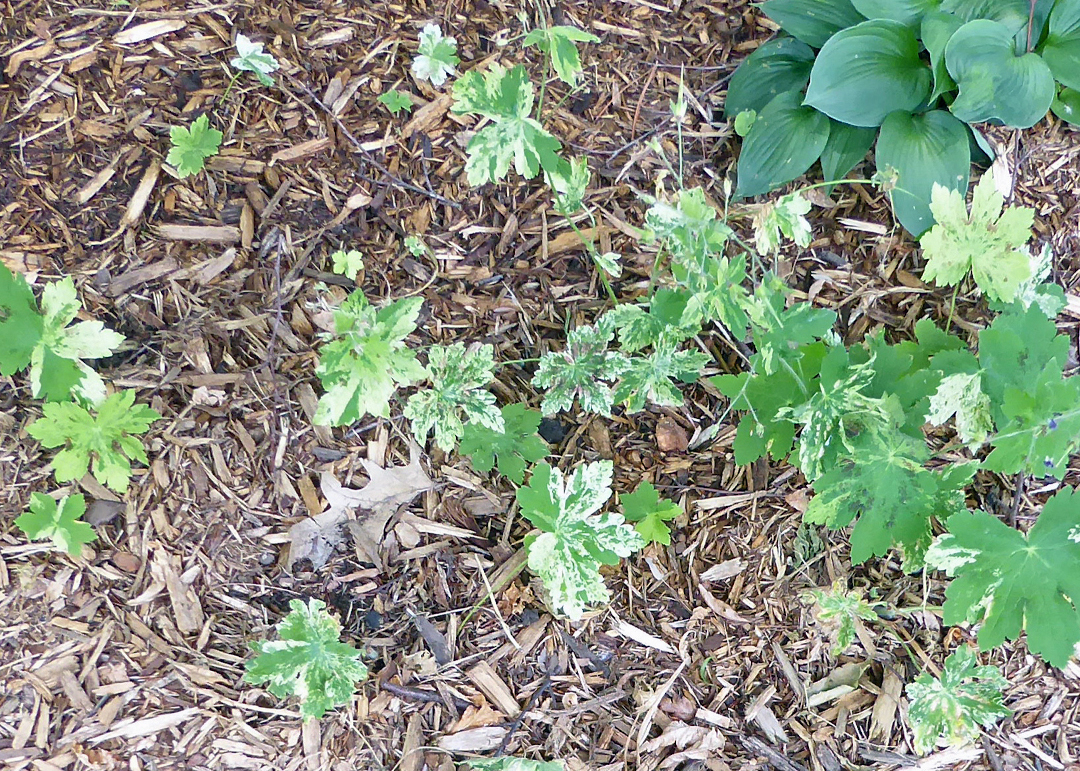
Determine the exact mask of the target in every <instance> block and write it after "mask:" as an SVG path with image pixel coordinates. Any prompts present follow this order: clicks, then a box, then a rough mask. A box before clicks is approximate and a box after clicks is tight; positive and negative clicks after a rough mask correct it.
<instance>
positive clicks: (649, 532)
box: [619, 482, 683, 546]
mask: <svg viewBox="0 0 1080 771" xmlns="http://www.w3.org/2000/svg"><path fill="white" fill-rule="evenodd" d="M619 503H621V504H622V510H623V517H625V518H626V521H627V522H633V523H634V529H635V530H637V531H638V533H639V534H640V535H641V537H642V538H644V539H645V543H647V544H649V543H659V544H662V545H664V546H669V545H670V544H671V528H670V527H668V525H667V523H668V522H670V521H671V520H673V519H675V517H677V516H679V515H680V514H682V513H683V510H682V506H680V505H679V504H677V503H675V502H674V501H669V500H667V499H666V498H665V499H663V500H661V499H660V493H658V492H657V491H656V488H655V487H653V485H652V483H650V482H642V483H641V484H639V485H638V486H637V489H636V490H634V492H632V493H624V494H623V495H620V496H619Z"/></svg>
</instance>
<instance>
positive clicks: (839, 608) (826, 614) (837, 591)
mask: <svg viewBox="0 0 1080 771" xmlns="http://www.w3.org/2000/svg"><path fill="white" fill-rule="evenodd" d="M802 599H803V601H804V602H810V603H812V604H813V605H814V608H815V614H814V615H815V616H816V617H817V620H818V622H820V623H821V625H822V627H823V628H824V629H825V631H826V633H827V634H828V636H829V638H830V639H831V640H832V643H833V644H832V649H831V652H832V655H833V656H840V655H841V654H843V652H844V651H846V650H847V649H848V648H849V647H850V646H851V643H853V642H854V641H855V627H856V623H857V622H858V621H860V620H861V621H873V620H874V619H876V618H877V614H876V613H874V609H873V608H871V607H870V605H869V603H867V602H866V600H864V599H863V598H862V592H858V591H855V592H849V591H847V590H846V589H845V588H844V586H843V582H842V581H840V582H837V584H834V585H833V587H832V588H831V589H829V590H827V591H822V590H821V589H811V590H810V591H808V592H806V593H805V594H804V595H803V598H802Z"/></svg>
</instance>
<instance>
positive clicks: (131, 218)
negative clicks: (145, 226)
mask: <svg viewBox="0 0 1080 771" xmlns="http://www.w3.org/2000/svg"><path fill="white" fill-rule="evenodd" d="M160 175H161V161H157V160H155V161H152V162H151V163H150V165H149V166H147V167H146V171H144V172H143V176H142V179H140V180H139V186H138V187H136V188H135V192H134V193H133V194H132V195H131V200H130V201H128V207H127V211H125V212H124V216H123V218H121V220H120V227H121V228H126V227H130V226H131V225H134V224H135V223H136V222H138V221H139V218H140V217H141V216H142V213H143V209H145V208H146V202H147V201H149V200H150V193H151V192H153V190H154V185H156V184H157V180H158V177H159V176H160Z"/></svg>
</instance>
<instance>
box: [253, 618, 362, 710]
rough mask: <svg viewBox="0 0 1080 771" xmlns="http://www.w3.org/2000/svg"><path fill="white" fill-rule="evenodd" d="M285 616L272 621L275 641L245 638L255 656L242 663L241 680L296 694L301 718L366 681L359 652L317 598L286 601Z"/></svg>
mask: <svg viewBox="0 0 1080 771" xmlns="http://www.w3.org/2000/svg"><path fill="white" fill-rule="evenodd" d="M289 608H290V609H291V610H290V612H289V615H287V616H285V618H284V619H283V620H282V621H281V623H280V624H278V627H277V628H278V637H279V638H281V639H279V640H265V641H263V640H257V641H255V642H253V643H251V649H252V650H253V651H255V653H256V656H255V658H253V659H251V660H250V661H248V662H247V664H246V665H245V668H246V669H247V671H246V672H245V673H244V682H247V683H251V684H252V685H260V684H262V683H269V689H270V693H272V694H274V695H275V696H277V697H278V698H279V699H284V698H287V697H289V696H296V697H297V698H298V699H300V716H301V717H302V718H303V719H304V721H305V722H307V721H308V720H312V719H318V718H320V717H322V716H323V715H325V714H326V712H327V710H331V709H333V708H334V707H340V706H342V705H343V704H348V703H349V700H350V699H351V698H352V695H353V693H354V692H355V691H356V683H358V682H363V681H364V680H367V677H368V669H367V667H366V666H365V665H364V662H362V661H361V660H360V657H361V655H362V654H361V652H360V651H358V650H357V649H356V648H354V647H352V646H351V645H348V644H346V643H343V642H341V641H340V637H341V624H339V623H338V621H337V619H336V618H334V617H333V616H331V615H330V614H329V613H327V612H326V603H324V602H321V601H320V600H308V602H307V603H304V602H303V601H302V600H290V601H289Z"/></svg>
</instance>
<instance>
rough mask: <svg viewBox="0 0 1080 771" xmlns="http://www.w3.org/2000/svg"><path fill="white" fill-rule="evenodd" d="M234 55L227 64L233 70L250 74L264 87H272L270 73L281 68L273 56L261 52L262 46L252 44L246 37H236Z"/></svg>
mask: <svg viewBox="0 0 1080 771" xmlns="http://www.w3.org/2000/svg"><path fill="white" fill-rule="evenodd" d="M236 53H237V56H236V57H234V58H233V59H232V60H231V61H230V62H229V64H231V65H232V66H233V69H235V70H238V71H240V72H251V73H254V74H255V77H257V78H258V79H259V82H260V83H262V84H263V85H264V86H272V85H274V79H273V78H272V77H270V73H272V72H275V71H276V70H277V69H278V68H280V67H281V65H280V64H278V60H277V59H275V58H274V56H273V54H268V53H264V52H263V44H262V43H255V42H252V40H251V39H250V38H248V36H247V35H237V36H236Z"/></svg>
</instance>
